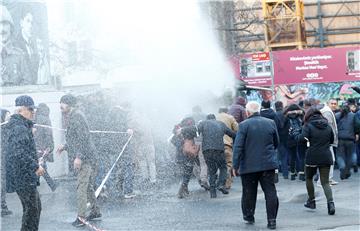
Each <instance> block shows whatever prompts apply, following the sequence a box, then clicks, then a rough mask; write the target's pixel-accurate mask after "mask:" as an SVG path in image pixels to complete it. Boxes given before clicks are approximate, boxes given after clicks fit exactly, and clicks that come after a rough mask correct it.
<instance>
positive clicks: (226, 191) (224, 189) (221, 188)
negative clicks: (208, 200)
mask: <svg viewBox="0 0 360 231" xmlns="http://www.w3.org/2000/svg"><path fill="white" fill-rule="evenodd" d="M218 189H219V191H220V192H222V193H223V194H229V191H228V190H227V189H226V188H225V186H221V187H219V188H218Z"/></svg>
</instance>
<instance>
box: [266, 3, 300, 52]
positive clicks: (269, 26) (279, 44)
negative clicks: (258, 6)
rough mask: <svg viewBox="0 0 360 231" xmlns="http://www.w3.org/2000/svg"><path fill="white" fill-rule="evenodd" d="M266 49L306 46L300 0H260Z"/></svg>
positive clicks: (287, 48)
mask: <svg viewBox="0 0 360 231" xmlns="http://www.w3.org/2000/svg"><path fill="white" fill-rule="evenodd" d="M262 10H263V17H264V28H265V31H264V35H265V44H266V50H269V51H270V50H280V49H281V50H282V49H286V50H289V49H298V50H301V49H303V48H305V47H306V36H305V19H304V4H303V2H302V1H301V0H262Z"/></svg>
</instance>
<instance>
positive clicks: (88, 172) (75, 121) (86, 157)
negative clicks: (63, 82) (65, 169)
mask: <svg viewBox="0 0 360 231" xmlns="http://www.w3.org/2000/svg"><path fill="white" fill-rule="evenodd" d="M60 109H61V112H62V113H64V114H67V115H68V122H67V126H66V134H65V140H66V144H65V145H61V146H60V147H59V148H58V150H57V152H58V153H61V152H62V151H67V152H69V153H70V154H73V155H74V156H75V160H74V169H75V170H76V171H77V173H78V174H77V187H76V188H77V191H76V194H77V203H78V215H77V218H76V220H75V221H74V222H73V223H72V225H73V226H75V227H80V226H83V225H85V224H84V223H83V222H82V221H81V220H84V219H85V220H93V219H96V218H100V217H101V213H100V208H99V207H98V206H97V204H96V198H95V192H94V190H95V177H96V173H97V164H96V163H97V158H96V156H95V155H96V151H95V146H94V144H93V143H92V141H91V138H90V131H89V126H88V123H87V121H86V119H85V117H84V115H83V114H82V113H81V112H80V111H79V110H77V109H76V97H75V96H73V95H71V94H68V95H64V96H63V97H61V99H60ZM87 202H90V204H91V212H90V214H89V215H88V216H86V205H87Z"/></svg>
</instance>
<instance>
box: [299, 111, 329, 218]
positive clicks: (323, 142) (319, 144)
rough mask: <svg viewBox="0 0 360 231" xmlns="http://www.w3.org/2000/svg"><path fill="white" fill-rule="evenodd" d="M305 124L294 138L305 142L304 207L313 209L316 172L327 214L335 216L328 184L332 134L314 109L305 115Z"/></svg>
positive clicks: (318, 112)
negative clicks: (318, 176)
mask: <svg viewBox="0 0 360 231" xmlns="http://www.w3.org/2000/svg"><path fill="white" fill-rule="evenodd" d="M304 121H305V124H304V127H303V129H302V132H301V134H300V135H297V136H296V140H298V141H299V142H301V141H306V142H307V145H306V146H307V147H308V149H307V151H306V155H305V175H306V190H307V193H308V199H307V201H306V203H305V204H304V206H305V207H306V208H310V209H315V208H316V203H315V189H314V182H313V177H314V176H315V174H316V172H317V170H319V172H320V181H321V186H322V188H323V190H324V193H325V196H326V199H327V207H328V214H329V215H334V214H335V204H334V200H333V196H332V190H331V187H330V183H329V173H330V166H331V165H332V164H333V163H334V161H333V158H332V154H331V151H330V145H331V144H332V143H333V142H334V133H333V131H332V128H331V127H330V125H329V123H328V121H327V120H326V119H325V118H324V117H323V115H322V113H321V112H320V110H319V109H317V108H316V107H311V108H310V109H309V110H308V111H307V112H306V115H305V119H304Z"/></svg>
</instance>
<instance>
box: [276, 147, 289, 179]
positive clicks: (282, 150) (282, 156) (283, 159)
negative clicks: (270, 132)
mask: <svg viewBox="0 0 360 231" xmlns="http://www.w3.org/2000/svg"><path fill="white" fill-rule="evenodd" d="M278 154H279V160H280V165H281V172H282V174H283V176H284V177H287V176H288V175H289V164H288V158H289V156H288V150H287V148H286V145H285V144H284V143H281V142H280V144H279V147H278Z"/></svg>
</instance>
